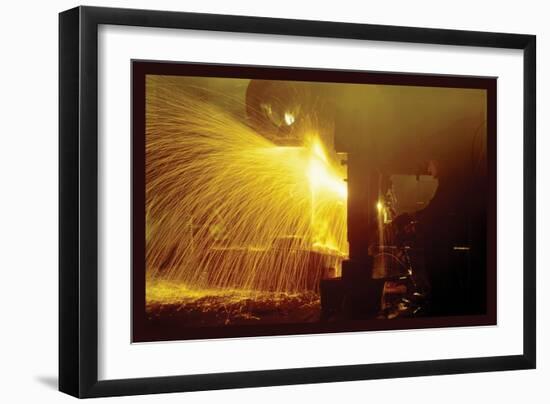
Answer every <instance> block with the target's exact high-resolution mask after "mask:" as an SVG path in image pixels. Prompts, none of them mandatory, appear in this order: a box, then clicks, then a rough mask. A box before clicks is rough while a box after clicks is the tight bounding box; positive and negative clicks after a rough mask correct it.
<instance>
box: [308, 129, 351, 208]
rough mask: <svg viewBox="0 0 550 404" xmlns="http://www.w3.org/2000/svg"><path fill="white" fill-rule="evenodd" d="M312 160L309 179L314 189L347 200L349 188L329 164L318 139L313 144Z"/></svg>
mask: <svg viewBox="0 0 550 404" xmlns="http://www.w3.org/2000/svg"><path fill="white" fill-rule="evenodd" d="M311 151H312V153H311V160H310V164H309V179H310V183H311V186H312V188H314V189H315V190H318V189H322V190H328V191H331V192H334V193H335V194H336V195H337V196H338V197H339V198H341V199H344V200H345V199H346V198H347V196H348V187H347V186H346V183H345V182H344V180H343V178H341V176H338V175H337V174H336V173H335V171H334V169H333V168H332V167H331V165H330V164H329V162H328V158H327V155H326V153H325V151H324V149H323V146H322V144H321V142H320V140H319V139H318V138H315V139H314V141H313V142H312V143H311Z"/></svg>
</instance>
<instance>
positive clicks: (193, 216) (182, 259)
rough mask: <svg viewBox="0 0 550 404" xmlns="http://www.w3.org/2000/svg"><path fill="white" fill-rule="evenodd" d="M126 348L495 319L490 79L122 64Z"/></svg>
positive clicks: (493, 136) (454, 324)
mask: <svg viewBox="0 0 550 404" xmlns="http://www.w3.org/2000/svg"><path fill="white" fill-rule="evenodd" d="M132 102H133V105H132V126H133V131H132V132H133V133H132V184H133V190H132V224H133V239H132V262H133V264H132V282H133V285H132V290H133V294H132V308H133V313H132V319H133V324H132V329H133V330H132V331H133V332H132V340H133V341H134V342H151V341H168V340H190V339H212V338H232V337H255V336H276V335H298V334H322V333H335V332H368V331H376V330H404V329H417V328H439V327H459V326H488V325H495V324H496V309H497V307H496V78H491V77H468V76H442V75H429V74H426V75H420V74H406V73H378V72H367V71H346V70H324V69H302V68H287V67H259V66H241V65H216V64H200V63H184V62H161V61H159V62H155V61H138V60H136V61H133V62H132Z"/></svg>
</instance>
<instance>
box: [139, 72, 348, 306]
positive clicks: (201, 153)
mask: <svg viewBox="0 0 550 404" xmlns="http://www.w3.org/2000/svg"><path fill="white" fill-rule="evenodd" d="M289 119H290V118H289ZM292 121H293V122H294V117H292ZM303 138H304V141H303V144H302V145H297V146H279V145H276V144H274V143H273V142H272V141H270V140H268V139H267V138H266V137H264V136H262V135H261V134H259V133H257V132H256V131H254V130H253V129H251V127H249V126H248V125H246V124H245V123H244V122H243V121H242V119H240V118H238V117H237V115H236V114H233V113H231V112H229V111H227V110H225V109H224V108H221V107H219V106H216V105H215V104H214V103H212V102H208V101H207V100H204V98H201V97H199V96H197V93H196V92H192V91H188V89H187V90H186V89H185V87H183V86H181V85H179V87H178V86H177V85H176V84H175V83H174V82H170V80H169V79H168V78H166V77H163V78H162V77H159V76H148V78H147V91H146V271H147V279H148V282H152V283H155V282H157V281H159V280H164V281H170V282H178V283H179V284H183V285H185V288H186V289H185V290H187V291H189V290H196V291H201V290H203V291H204V290H212V289H216V290H222V291H223V290H226V291H231V290H235V289H238V290H252V291H265V292H267V291H271V292H285V293H295V292H300V291H304V290H306V289H311V286H310V285H311V284H314V283H315V282H318V279H319V278H320V276H321V271H322V270H323V269H324V268H338V266H339V264H340V262H341V260H342V259H343V258H345V256H346V255H347V241H346V239H347V237H346V199H347V186H346V183H345V182H344V179H343V178H344V170H343V169H342V168H341V167H340V166H339V164H336V163H334V162H332V161H331V159H330V158H329V157H328V155H327V151H326V150H325V146H324V145H323V144H322V142H321V140H320V137H319V135H318V133H317V132H316V131H315V128H310V129H308V131H307V132H304V136H303ZM312 277H314V278H315V279H313V282H312ZM148 290H149V289H148ZM147 293H149V291H148V292H147ZM148 300H149V298H148Z"/></svg>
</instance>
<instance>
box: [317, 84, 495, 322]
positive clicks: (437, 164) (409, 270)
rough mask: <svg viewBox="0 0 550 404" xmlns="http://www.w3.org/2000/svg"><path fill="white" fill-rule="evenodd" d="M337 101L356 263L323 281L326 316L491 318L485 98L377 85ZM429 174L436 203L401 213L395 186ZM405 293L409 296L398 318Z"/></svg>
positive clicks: (337, 128)
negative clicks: (394, 301) (399, 179)
mask: <svg viewBox="0 0 550 404" xmlns="http://www.w3.org/2000/svg"><path fill="white" fill-rule="evenodd" d="M336 96H337V97H338V99H339V102H338V103H337V104H336V105H338V106H340V107H339V108H337V109H336V116H335V148H336V151H337V152H342V153H347V160H346V164H347V168H348V241H349V259H348V260H346V261H344V262H343V263H342V276H341V278H340V279H332V280H324V281H322V283H321V304H322V311H323V317H324V318H330V317H331V315H335V316H344V317H349V318H373V317H377V316H383V317H385V318H387V317H388V315H389V316H395V315H398V313H399V312H403V313H405V315H425V314H429V315H453V314H473V313H482V312H484V311H485V297H484V296H485V295H484V290H485V278H486V272H485V266H486V265H485V260H486V245H485V243H486V241H485V240H486V203H487V198H486V195H487V194H486V189H487V187H486V180H487V159H486V156H485V145H486V127H485V122H486V98H485V93H484V92H483V91H480V90H456V89H455V90H453V89H444V88H431V87H403V86H376V85H374V86H363V87H361V86H356V87H355V88H349V89H345V90H343V91H342V92H340V93H338V94H337V95H336ZM426 174H427V175H431V176H433V177H434V178H436V179H437V181H438V185H437V190H436V191H435V194H434V195H433V197H431V199H430V200H428V201H424V202H419V203H420V205H421V206H420V209H418V210H416V211H415V212H406V211H405V212H399V213H400V214H396V213H397V212H396V211H395V209H394V206H392V197H391V195H392V192H394V189H393V188H394V187H393V185H392V181H391V178H392V177H394V176H395V175H404V176H409V177H413V176H414V177H416V179H417V180H418V179H419V177H420V176H421V175H426ZM414 177H413V178H414ZM392 263H393V264H396V265H392ZM395 267H397V268H398V270H397V271H395V270H394V269H395ZM399 286H401V287H399ZM396 292H397V294H400V296H401V298H400V299H398V302H399V304H398V306H397V307H394V308H393V310H391V305H390V304H389V302H390V301H391V298H390V295H391V294H392V293H396ZM384 310H388V311H386V312H384Z"/></svg>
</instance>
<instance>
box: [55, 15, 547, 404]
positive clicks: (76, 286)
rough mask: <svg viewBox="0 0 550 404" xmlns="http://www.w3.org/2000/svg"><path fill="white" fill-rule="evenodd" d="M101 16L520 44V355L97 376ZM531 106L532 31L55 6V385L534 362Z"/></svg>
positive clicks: (483, 368)
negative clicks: (61, 8) (129, 376)
mask: <svg viewBox="0 0 550 404" xmlns="http://www.w3.org/2000/svg"><path fill="white" fill-rule="evenodd" d="M101 24H112V25H124V26H140V27H157V28H176V29H178V28H179V29H194V30H205V31H224V32H241V33H258V34H274V35H291V36H308V37H318V38H342V39H357V40H371V41H372V40H375V41H386V42H405V43H424V44H439V45H449V46H452V45H462V46H476V47H483V48H507V49H520V50H523V61H524V65H523V67H524V73H523V75H524V76H523V84H524V90H523V145H524V157H523V181H524V182H523V183H524V188H523V198H524V199H523V201H524V202H523V203H524V207H523V208H524V210H523V220H524V236H523V251H524V259H523V353H522V354H521V355H510V356H492V357H482V358H466V359H444V360H426V361H414V362H399V363H378V364H363V365H346V366H330V367H313V368H294V369H280V370H261V371H249V372H232V373H215V374H192V375H181V376H169V377H150V378H149V377H148V378H139V379H122V380H98V322H97V319H98V268H97V267H98V104H97V102H98V87H97V86H98V74H97V73H98V66H97V61H98V55H97V53H98V26H99V25H101ZM535 105H536V37H535V36H534V35H520V34H505V33H489V32H472V31H459V30H443V29H426V28H411V27H396V26H382V25H368V24H351V23H339V22H324V21H309V20H289V19H278V18H263V17H245V16H229V15H214V14H197V13H184V12H166V11H149V10H130V9H112V8H97V7H77V8H74V9H71V10H68V11H64V12H62V13H60V16H59V217H60V219H59V220H60V221H59V390H60V391H63V392H65V393H67V394H70V395H73V396H75V397H80V398H85V397H104V396H121V395H135V394H150V393H168V392H183V391H197V390H214V389H227V388H243V387H260V386H274V385H290V384H301V383H324V382H337V381H351V380H364V379H382V378H396V377H411V376H427V375H441V374H458V373H470V372H488V371H500V370H515V369H533V368H535V366H536V287H535V284H536V266H535V265H536V247H535V244H536V243H535V237H536V209H535V208H536V201H535V196H536V169H535V166H536V160H535V157H536V156H535V155H536V153H535V150H536V149H535V148H536V136H535V131H536V129H535V122H536V112H535Z"/></svg>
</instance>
